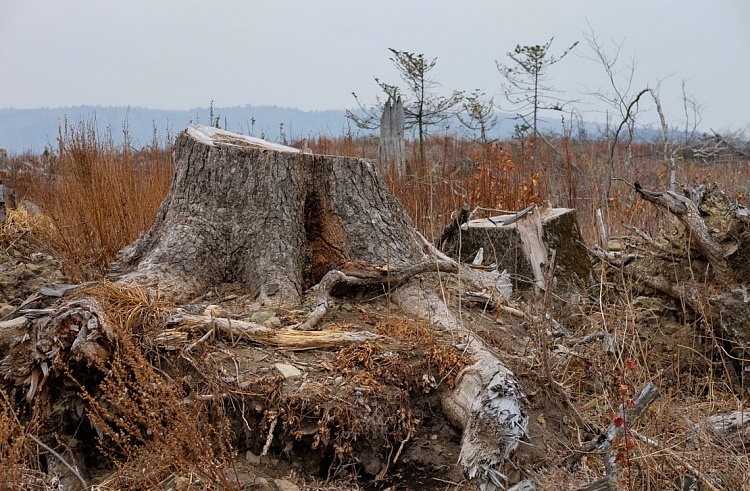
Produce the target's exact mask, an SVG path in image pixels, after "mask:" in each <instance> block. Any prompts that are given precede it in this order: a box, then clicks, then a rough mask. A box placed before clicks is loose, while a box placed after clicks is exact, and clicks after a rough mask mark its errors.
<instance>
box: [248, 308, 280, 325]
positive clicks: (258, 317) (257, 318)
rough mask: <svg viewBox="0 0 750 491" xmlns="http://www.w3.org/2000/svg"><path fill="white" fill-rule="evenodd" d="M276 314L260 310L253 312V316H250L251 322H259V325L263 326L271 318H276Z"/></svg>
mask: <svg viewBox="0 0 750 491" xmlns="http://www.w3.org/2000/svg"><path fill="white" fill-rule="evenodd" d="M275 316H276V312H274V311H273V310H259V311H257V312H253V315H251V316H250V320H251V321H252V322H257V323H258V324H263V323H264V322H266V321H267V320H268V319H270V318H271V317H275Z"/></svg>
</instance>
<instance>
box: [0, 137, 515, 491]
mask: <svg viewBox="0 0 750 491" xmlns="http://www.w3.org/2000/svg"><path fill="white" fill-rule="evenodd" d="M174 165H175V176H174V180H173V183H172V186H171V188H170V191H169V194H168V196H167V197H166V198H165V200H164V202H163V203H162V205H161V207H160V209H159V212H158V215H157V217H156V220H155V222H154V224H153V226H152V228H151V229H150V230H149V231H148V232H147V233H146V234H145V235H144V236H143V237H142V238H140V239H139V240H137V241H136V242H134V243H133V244H131V245H130V246H128V247H127V248H125V249H124V250H123V251H121V254H120V257H119V262H118V264H117V265H116V270H115V272H114V275H115V276H117V277H118V278H119V279H118V283H119V284H116V285H114V287H112V288H111V287H109V286H106V285H105V286H104V287H103V293H102V292H100V293H99V294H98V295H99V297H100V300H96V299H93V298H81V299H76V300H74V301H69V302H65V303H63V304H62V305H60V306H59V307H58V308H57V309H56V310H50V311H45V313H46V314H47V316H46V317H44V318H43V319H39V320H34V321H33V325H34V335H33V336H31V337H28V338H26V339H25V340H24V341H23V342H20V343H16V344H14V345H13V346H11V347H10V348H9V352H8V355H7V356H6V357H5V358H4V359H3V360H2V362H0V376H1V377H2V379H3V383H2V384H0V386H2V385H7V386H12V387H17V388H21V389H23V390H25V392H26V394H27V397H28V398H29V399H32V398H34V397H39V394H40V393H41V392H42V390H43V388H44V387H49V385H50V379H54V378H55V377H56V376H59V371H60V370H61V369H60V367H62V370H63V371H64V370H66V369H68V366H74V368H75V369H79V368H80V367H82V366H87V367H90V366H98V367H104V368H106V366H107V365H106V360H107V359H109V358H111V357H112V356H113V354H112V353H113V352H114V351H116V350H117V349H121V348H122V346H125V345H127V346H132V345H133V343H132V341H128V340H124V341H128V342H126V343H125V344H123V343H122V342H121V341H123V340H122V339H120V337H119V336H120V334H118V332H116V331H115V330H114V329H113V328H112V327H111V324H110V321H109V320H108V313H107V312H106V311H105V307H104V306H103V305H104V304H105V303H107V302H109V303H111V304H113V305H115V304H116V305H120V304H121V303H122V302H121V301H120V300H116V301H110V300H107V299H108V298H110V297H112V294H111V291H114V292H115V293H116V295H115V297H118V298H119V297H120V296H121V295H123V293H122V292H119V290H118V289H120V288H122V285H123V284H130V283H134V284H136V285H137V286H138V287H140V288H135V289H133V290H136V291H137V292H138V293H137V294H130V293H127V292H125V293H124V295H130V297H135V298H136V299H137V300H138V302H140V301H141V300H142V299H154V298H157V297H158V298H161V299H170V300H174V301H177V302H178V303H179V302H184V301H186V300H190V299H192V298H194V297H196V296H199V295H201V294H202V293H204V291H206V290H207V289H210V288H213V287H215V286H217V285H220V284H223V283H233V284H235V285H236V286H239V287H242V288H244V289H245V290H246V291H247V292H249V293H250V294H252V295H251V296H255V297H257V298H258V299H259V300H260V301H261V302H268V303H271V304H275V305H278V306H283V307H292V306H296V305H297V304H298V303H299V302H300V300H301V296H302V295H303V292H304V291H305V290H306V289H308V288H309V287H312V286H314V285H316V284H318V290H319V293H320V295H319V297H320V298H319V302H318V305H317V308H316V310H315V312H314V313H313V315H314V316H316V317H315V319H314V322H313V321H312V320H309V321H308V322H307V324H309V325H310V326H312V325H314V324H315V323H317V322H318V320H319V316H321V315H324V314H325V311H326V308H327V304H328V302H329V301H330V296H332V295H333V296H335V295H340V294H342V291H341V290H340V289H343V293H346V292H347V291H350V289H353V288H358V287H367V288H371V287H373V285H376V286H377V287H381V286H382V287H383V288H384V289H386V290H387V291H389V292H390V293H391V297H392V299H393V301H394V302H396V303H397V304H399V305H400V306H401V307H402V309H403V310H404V311H405V312H414V313H415V314H417V315H418V316H421V317H422V318H423V319H425V320H427V319H429V320H431V321H432V322H433V324H435V325H436V327H439V328H442V329H444V330H450V331H452V333H451V334H453V335H454V336H453V339H456V340H459V341H460V340H466V341H467V343H466V349H465V354H466V355H467V356H468V357H469V358H470V359H471V360H472V363H471V364H470V365H469V366H467V367H466V368H465V369H464V371H463V372H461V373H460V374H459V375H458V379H457V386H456V388H455V389H454V390H452V391H450V392H446V394H445V396H444V398H443V405H444V408H445V409H444V411H445V412H446V414H447V415H448V417H449V418H450V419H451V420H452V421H454V422H455V423H456V424H457V425H459V426H461V427H462V428H463V429H464V432H463V438H462V443H461V455H460V456H459V464H460V465H461V466H462V468H463V470H464V472H465V473H466V474H467V475H468V476H469V477H470V478H472V479H475V480H476V481H478V483H479V484H480V486H481V487H482V489H486V490H488V491H492V490H494V489H498V488H503V487H504V484H505V483H504V482H503V481H504V480H505V478H504V475H503V472H502V470H501V469H502V468H503V467H504V464H505V461H506V460H507V459H508V458H509V457H510V455H511V453H512V452H513V450H514V449H515V448H516V447H517V445H518V444H519V440H520V439H522V438H524V437H525V435H526V430H527V424H528V414H527V402H526V399H525V396H524V394H523V390H522V388H521V386H520V384H519V383H518V382H517V381H516V379H515V377H514V375H513V373H512V372H511V371H510V370H508V369H507V368H506V367H505V365H504V364H503V363H502V361H501V360H500V359H499V358H498V357H497V355H495V354H494V353H493V352H491V351H490V350H489V349H487V348H486V347H485V346H484V345H483V344H482V343H481V342H480V341H478V340H477V339H476V335H475V334H474V333H471V332H468V331H466V332H465V331H464V330H463V328H462V327H461V325H460V324H459V323H458V322H457V321H456V319H455V317H454V316H453V315H452V314H451V313H450V312H449V311H448V308H447V306H446V305H445V303H444V302H443V301H442V300H440V299H439V298H438V297H437V295H435V293H434V292H431V291H424V292H423V293H424V297H425V298H426V302H420V301H419V300H418V297H419V296H420V293H419V292H421V291H422V290H419V291H417V290H418V289H419V288H420V287H419V286H417V285H416V283H417V282H414V281H409V279H410V275H412V276H413V275H414V274H418V273H421V272H425V271H436V270H438V271H446V270H447V271H458V265H457V264H456V263H455V262H454V261H452V260H450V259H449V258H447V257H445V256H444V255H442V254H441V253H439V252H438V251H437V250H436V249H434V247H433V246H432V245H431V244H430V243H428V242H427V241H426V240H425V239H424V238H422V237H421V236H420V235H419V233H418V232H417V231H416V230H415V229H414V228H413V226H412V224H411V221H410V220H409V218H408V216H407V215H406V213H405V211H404V209H403V207H402V206H401V205H400V204H399V203H398V201H397V200H396V198H395V197H394V196H393V195H392V194H391V193H390V192H389V191H388V189H387V187H386V186H385V184H384V182H383V181H382V179H381V177H380V174H379V172H378V169H377V168H376V167H375V166H373V165H372V164H371V163H369V162H367V161H364V160H361V159H356V158H344V157H332V156H324V155H310V154H303V153H300V152H298V151H297V150H295V149H292V148H289V147H285V146H281V145H275V144H271V143H268V142H264V141H262V140H257V139H254V138H249V137H245V136H241V135H236V134H233V133H229V132H226V131H222V130H219V129H216V128H211V127H205V126H198V125H191V126H190V127H188V129H187V130H186V131H184V132H183V133H181V134H180V135H179V136H178V138H177V141H176V142H175V150H174ZM326 279H327V280H326ZM324 280H326V281H324ZM398 285H401V286H398ZM337 288H339V290H338V291H337ZM142 289H145V290H147V291H148V292H149V293H150V295H147V294H143V293H142V291H143V290H142ZM110 290H111V291H110ZM124 290H127V288H124ZM102 299H104V300H102ZM138 302H136V303H138ZM427 305H429V307H427V310H426V311H424V312H420V311H418V310H419V309H420V308H425V307H426V306H427ZM316 313H317V314H316ZM137 315H141V316H142V315H144V314H143V312H142V311H141V313H140V314H137ZM137 315H136V314H134V313H132V312H131V313H126V314H124V315H123V314H121V315H120V317H121V318H124V319H126V322H125V324H126V325H130V321H131V320H133V319H135V318H136V317H137ZM153 315H156V314H153ZM313 315H311V317H313ZM441 319H442V320H441ZM136 320H137V319H136ZM184 321H190V322H192V323H194V324H201V325H203V326H204V327H206V328H207V329H208V333H206V334H205V335H204V336H203V337H201V338H200V339H199V340H197V341H195V342H193V343H192V344H190V345H189V346H188V347H187V348H185V349H186V350H187V351H188V352H189V351H190V350H191V349H192V347H193V346H195V345H198V344H200V343H202V342H204V341H205V340H206V339H208V338H209V337H210V336H211V335H217V334H221V333H222V332H227V333H229V334H230V335H231V336H232V338H233V339H248V340H252V341H253V342H257V343H264V342H267V343H268V345H269V346H271V347H273V346H277V347H283V348H285V349H288V350H291V349H305V350H307V349H315V348H317V347H324V348H333V347H337V346H344V345H348V344H357V343H364V342H382V343H385V344H388V343H391V342H392V340H387V339H383V337H382V336H373V335H372V334H370V333H355V332H343V333H334V332H327V333H323V332H320V333H307V332H302V331H297V330H294V329H292V328H290V327H287V328H285V329H280V330H276V331H275V330H273V329H270V328H267V327H264V326H258V325H254V324H252V323H246V322H245V323H239V322H235V321H233V320H231V319H222V318H218V319H217V318H214V317H213V316H210V317H207V318H204V319H199V318H195V317H188V316H185V317H183V322H184ZM14 322H16V323H20V322H21V321H14ZM24 322H25V321H24ZM135 323H136V324H138V323H137V322H135ZM13 325H16V324H13ZM155 329H156V328H155ZM158 329H161V331H160V332H155V333H152V334H153V342H154V343H155V344H154V346H162V347H164V349H178V348H179V347H180V346H184V343H186V342H187V341H186V336H187V334H186V333H185V332H184V331H181V330H175V329H171V330H168V329H163V328H161V327H158ZM52 347H54V349H52ZM131 359H133V360H136V361H137V362H138V363H139V364H140V365H139V366H141V365H143V364H144V363H145V362H143V363H141V362H140V361H138V360H140V358H139V357H138V356H135V357H131ZM71 364H75V365H71ZM152 372H153V373H152ZM68 373H69V372H68ZM149 373H150V374H151V375H154V376H156V375H155V374H156V373H157V372H156V371H154V370H150V371H149ZM151 375H149V376H151ZM158 385H159V384H157V383H156V382H153V383H151V384H150V385H149V387H152V386H158ZM407 440H408V437H407V439H406V440H404V441H403V443H402V445H403V444H405V443H406V442H407ZM201 451H202V450H201ZM399 453H400V450H399ZM389 458H390V457H389ZM394 460H395V457H394Z"/></svg>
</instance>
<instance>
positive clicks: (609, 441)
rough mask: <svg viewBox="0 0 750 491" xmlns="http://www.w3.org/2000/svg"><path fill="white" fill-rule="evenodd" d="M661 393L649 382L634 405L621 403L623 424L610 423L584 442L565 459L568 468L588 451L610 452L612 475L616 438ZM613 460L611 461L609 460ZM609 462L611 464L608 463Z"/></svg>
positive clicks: (608, 473)
mask: <svg viewBox="0 0 750 491" xmlns="http://www.w3.org/2000/svg"><path fill="white" fill-rule="evenodd" d="M660 395H661V394H660V393H659V390H658V389H657V388H656V386H655V385H654V384H652V383H651V382H648V383H647V384H646V385H645V386H644V387H643V389H641V391H640V392H639V393H638V395H637V396H636V397H635V399H633V405H632V407H629V406H630V405H625V404H621V405H620V408H619V410H618V414H624V421H623V422H622V423H621V424H615V422H612V423H610V425H609V426H608V427H607V430H606V431H605V432H604V433H602V434H601V435H599V436H598V437H597V438H596V439H594V440H590V441H588V442H586V443H585V444H583V446H582V447H581V448H580V449H579V450H576V451H575V452H574V453H573V454H572V455H571V456H569V457H568V458H567V459H565V463H566V465H567V466H568V468H569V469H570V468H572V467H573V466H574V465H575V464H576V462H578V461H579V460H580V459H581V457H583V456H584V455H586V454H588V453H592V452H595V453H598V454H603V453H605V452H609V455H608V456H607V458H606V462H605V469H606V468H608V467H609V468H608V469H607V470H608V472H607V475H608V476H611V475H612V474H613V472H612V471H613V470H614V457H615V455H614V454H615V453H616V452H610V449H611V448H612V445H613V444H614V442H615V439H616V438H618V437H620V436H621V435H622V433H623V430H624V428H628V431H631V430H630V428H632V426H633V425H634V424H635V422H636V421H638V418H640V416H641V414H642V413H643V411H644V410H645V409H646V408H647V407H648V406H650V405H651V404H652V403H653V402H654V401H655V400H656V399H657V398H658V397H659V396H660ZM610 460H611V462H609V461H610ZM607 462H609V466H608V465H607Z"/></svg>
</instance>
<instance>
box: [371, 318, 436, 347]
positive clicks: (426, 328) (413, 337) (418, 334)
mask: <svg viewBox="0 0 750 491" xmlns="http://www.w3.org/2000/svg"><path fill="white" fill-rule="evenodd" d="M375 334H380V335H381V336H389V337H392V338H395V339H400V340H401V341H407V342H409V343H414V344H418V345H420V346H432V345H434V344H435V342H436V340H437V338H436V336H435V330H434V329H433V328H432V327H431V326H430V325H429V324H427V323H425V322H420V321H415V320H412V319H407V318H405V317H398V316H390V317H387V318H385V319H382V320H379V321H378V322H377V324H376V325H375Z"/></svg>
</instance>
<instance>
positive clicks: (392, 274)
mask: <svg viewBox="0 0 750 491" xmlns="http://www.w3.org/2000/svg"><path fill="white" fill-rule="evenodd" d="M370 266H371V265H370ZM439 271H444V272H448V273H457V272H458V266H457V265H456V263H455V262H454V261H444V260H431V259H427V260H424V261H420V262H418V263H416V264H413V265H411V266H408V267H406V268H404V269H402V270H400V271H390V270H388V269H387V268H386V267H382V268H377V270H376V271H375V272H374V273H373V269H372V267H370V268H368V270H367V271H366V272H365V271H358V270H354V271H350V272H347V273H344V272H342V271H339V270H331V271H329V272H328V273H326V274H325V276H323V279H322V280H320V283H319V284H318V295H317V299H316V307H315V310H313V312H312V313H311V314H310V316H309V317H308V318H307V320H305V321H304V322H303V323H302V324H300V325H299V326H297V329H300V330H303V331H309V330H312V329H315V326H317V325H318V323H319V322H320V320H321V319H322V318H323V316H325V314H326V313H327V312H328V309H329V308H330V307H331V306H332V303H333V300H332V295H333V292H334V290H335V289H345V290H351V289H354V288H361V287H366V286H373V285H383V286H384V287H385V288H386V289H387V290H388V292H389V293H390V290H391V289H392V288H395V287H397V286H400V285H402V284H403V283H405V282H406V280H408V279H409V278H411V277H413V276H414V275H417V274H420V273H426V272H439Z"/></svg>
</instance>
